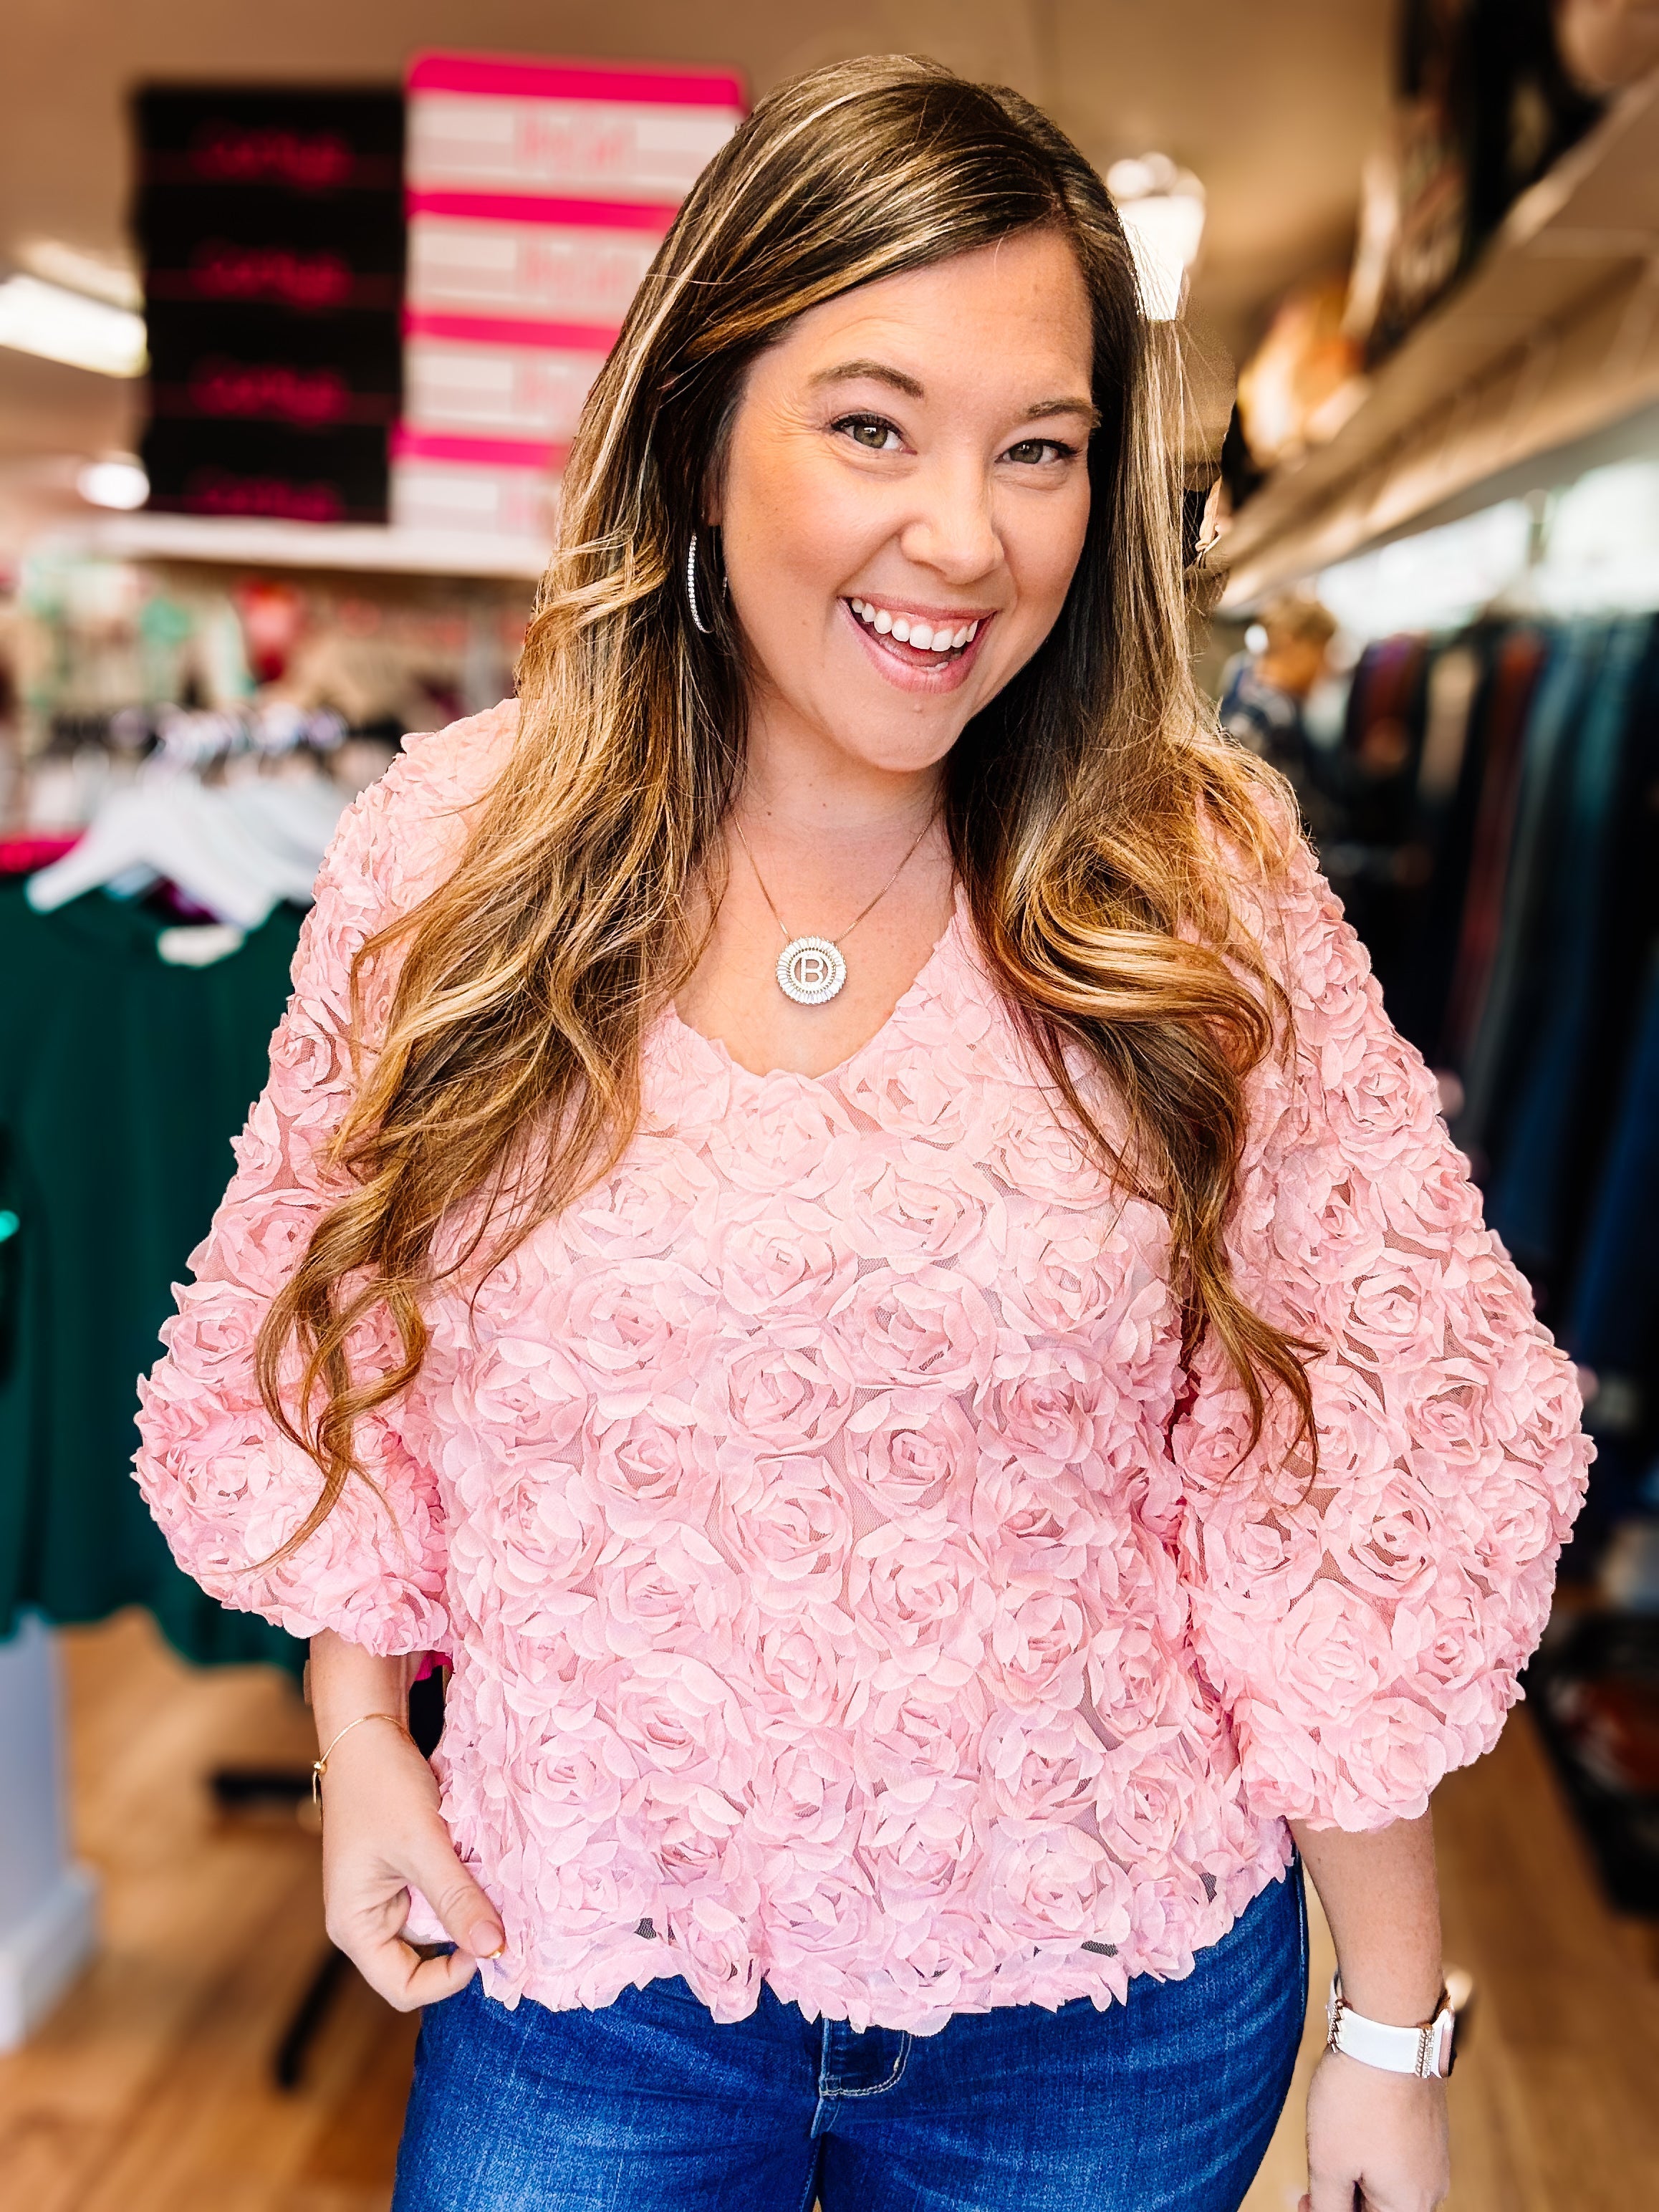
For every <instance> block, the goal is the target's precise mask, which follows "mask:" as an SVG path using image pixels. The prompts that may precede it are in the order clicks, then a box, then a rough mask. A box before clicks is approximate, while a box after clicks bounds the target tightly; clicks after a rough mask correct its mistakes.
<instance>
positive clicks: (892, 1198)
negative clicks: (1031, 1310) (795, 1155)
mask: <svg viewBox="0 0 1659 2212" xmlns="http://www.w3.org/2000/svg"><path fill="white" fill-rule="evenodd" d="M831 1196H832V1199H833V1200H834V1202H835V1203H836V1205H837V1206H841V1207H843V1208H844V1209H845V1211H846V1214H847V1220H848V1234H849V1236H850V1237H851V1238H852V1240H853V1242H854V1245H855V1246H856V1248H857V1249H859V1250H860V1251H861V1252H866V1253H870V1254H872V1255H873V1254H879V1255H880V1256H881V1259H882V1261H883V1262H884V1265H885V1266H887V1267H890V1268H892V1269H894V1270H895V1271H896V1272H897V1273H910V1272H913V1271H914V1270H915V1269H916V1268H918V1267H945V1266H947V1265H954V1266H956V1267H960V1268H962V1269H963V1272H964V1273H967V1274H968V1275H969V1278H970V1279H972V1280H973V1281H975V1282H976V1283H977V1284H978V1285H980V1287H981V1290H983V1289H986V1288H988V1287H989V1285H990V1284H991V1283H992V1282H993V1281H994V1279H996V1277H997V1276H998V1275H999V1273H1000V1270H1001V1267H1002V1264H1003V1260H1004V1255H1005V1251H1006V1244H1007V1237H1008V1221H1007V1208H1006V1204H1005V1202H1004V1200H1003V1199H1002V1197H1001V1195H1000V1193H999V1192H998V1190H997V1188H996V1186H995V1184H994V1183H993V1182H991V1181H990V1179H989V1177H988V1176H982V1175H979V1174H976V1173H975V1171H974V1170H972V1169H971V1168H964V1165H963V1161H962V1159H961V1158H960V1156H959V1155H956V1154H952V1153H948V1152H940V1151H939V1147H938V1146H936V1145H932V1144H922V1143H919V1142H916V1141H915V1140H914V1139H912V1140H908V1141H901V1142H899V1143H896V1144H894V1143H889V1144H886V1145H878V1144H877V1143H873V1142H872V1143H871V1144H870V1145H868V1146H865V1147H862V1148H860V1152H858V1154H857V1155H856V1157H855V1158H854V1160H853V1163H852V1164H851V1166H850V1167H849V1169H848V1172H847V1175H846V1176H845V1177H844V1179H843V1180H842V1182H841V1183H840V1184H839V1185H838V1186H837V1188H836V1190H835V1191H834V1193H832V1194H831Z"/></svg>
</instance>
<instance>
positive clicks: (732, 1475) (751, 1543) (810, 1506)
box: [715, 1447, 853, 1613]
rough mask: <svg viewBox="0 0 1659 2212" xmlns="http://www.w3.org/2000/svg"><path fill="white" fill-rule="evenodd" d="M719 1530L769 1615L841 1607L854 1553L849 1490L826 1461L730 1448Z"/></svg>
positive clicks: (724, 1456) (726, 1454)
mask: <svg viewBox="0 0 1659 2212" xmlns="http://www.w3.org/2000/svg"><path fill="white" fill-rule="evenodd" d="M721 1470H722V1480H721V1484H720V1506H719V1510H718V1514H717V1516H716V1522H715V1525H716V1528H717V1529H718V1532H719V1534H720V1542H721V1544H722V1545H723V1546H724V1547H725V1549H726V1553H727V1555H728V1557H730V1558H731V1559H733V1560H734V1561H735V1562H736V1563H737V1565H738V1569H739V1571H740V1572H741V1573H742V1575H743V1577H744V1583H745V1586H746V1587H747V1588H748V1589H749V1590H750V1592H751V1593H752V1595H753V1597H754V1600H755V1602H756V1604H757V1606H759V1607H760V1608H761V1610H762V1611H763V1612H766V1613H798V1612H799V1611H800V1610H801V1609H802V1608H803V1607H816V1606H823V1605H829V1606H833V1605H836V1604H837V1603H839V1601H840V1599H841V1596H842V1586H843V1583H844V1581H845V1577H846V1573H847V1563H848V1559H849V1558H850V1557H851V1555H852V1549H853V1520H852V1514H851V1512H850V1510H849V1509H848V1500H847V1492H846V1491H845V1489H844V1488H843V1486H842V1484H841V1482H840V1481H839V1480H837V1479H836V1476H835V1475H833V1474H831V1473H830V1472H829V1468H827V1467H826V1466H825V1465H824V1462H823V1460H822V1459H819V1458H816V1457H814V1456H812V1455H810V1454H805V1453H799V1454H786V1455H781V1456H779V1457H778V1458H776V1459H759V1458H754V1457H751V1456H750V1455H748V1454H747V1453H744V1452H741V1451H738V1450H736V1449H732V1448H731V1447H728V1448H727V1449H726V1451H725V1452H724V1453H723V1454H722V1455H721Z"/></svg>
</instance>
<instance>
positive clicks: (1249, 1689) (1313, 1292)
mask: <svg viewBox="0 0 1659 2212" xmlns="http://www.w3.org/2000/svg"><path fill="white" fill-rule="evenodd" d="M1258 912H1259V915H1260V919H1261V924H1262V927H1261V942H1262V944H1263V947H1264V950H1265V951H1266V953H1267V957H1268V961H1269V963H1270V965H1271V966H1272V967H1273V969H1275V971H1276V973H1277V974H1278V975H1279V979H1280V981H1282V982H1283V983H1284V985H1285V989H1286V991H1287V993H1288V995H1289V998H1290V1001H1291V1008H1292V1012H1293V1015H1294V1021H1295V1049H1294V1053H1293V1054H1291V1056H1289V1057H1276V1058H1274V1059H1273V1060H1269V1062H1268V1063H1267V1064H1266V1065H1264V1066H1262V1067H1261V1069H1260V1070H1258V1071H1257V1073H1256V1075H1255V1079H1254V1085H1255V1089H1254V1098H1253V1106H1252V1114H1251V1133H1250V1138H1249V1144H1248V1147H1247V1155H1246V1158H1245V1161H1244V1163H1243V1173H1242V1176H1241V1181H1240V1186H1239V1188H1238V1192H1237V1200H1236V1207H1235V1212H1234V1214H1233V1216H1232V1218H1231V1223H1230V1229H1229V1244H1230V1250H1231V1258H1232V1262H1233V1266H1234V1269H1235V1273H1236V1279H1237V1282H1238V1284H1239V1285H1240V1287H1241V1289H1242V1290H1243V1292H1244V1294H1245V1296H1246V1297H1248V1298H1249V1300H1250V1302H1251V1303H1252V1304H1254V1305H1255V1307H1256V1308H1257V1310H1259V1311H1261V1312H1262V1313H1264V1314H1266V1315H1267V1316H1269V1317H1270V1318H1271V1319H1273V1321H1275V1322H1278V1323H1279V1325H1280V1326H1281V1327H1283V1328H1287V1329H1289V1330H1290V1331H1291V1332H1292V1334H1295V1335H1297V1336H1298V1337H1301V1338H1304V1339H1307V1340H1312V1341H1313V1342H1314V1343H1315V1344H1316V1345H1317V1346H1320V1347H1321V1351H1320V1353H1319V1356H1318V1357H1317V1358H1315V1359H1314V1361H1313V1363H1312V1364H1311V1367H1310V1383H1311V1387H1312V1391H1313V1398H1314V1405H1315V1410H1316V1422H1317V1428H1318V1435H1319V1464H1318V1469H1317V1473H1316V1474H1313V1475H1312V1477H1311V1480H1310V1474H1309V1469H1308V1468H1307V1466H1306V1464H1305V1462H1303V1463H1301V1464H1299V1465H1298V1464H1297V1462H1296V1461H1295V1459H1294V1458H1292V1459H1291V1461H1290V1462H1286V1460H1285V1443H1286V1441H1287V1439H1288V1437H1289V1435H1290V1433H1291V1427H1292V1423H1291V1421H1290V1420H1288V1419H1286V1418H1285V1409H1284V1407H1283V1406H1282V1405H1280V1406H1279V1407H1276V1408H1275V1410H1274V1411H1273V1414H1272V1415H1271V1416H1270V1420H1269V1425H1268V1428H1267V1434H1266V1436H1265V1437H1264V1439H1263V1442H1262V1444H1261V1446H1259V1447H1258V1449H1256V1451H1255V1453H1254V1454H1252V1455H1251V1456H1250V1457H1249V1458H1248V1459H1246V1460H1245V1461H1244V1462H1243V1463H1242V1464H1241V1463H1240V1462H1239V1455H1240V1452H1241V1450H1242V1449H1243V1445H1244V1443H1245V1441H1246V1438H1247V1436H1248V1417H1247V1409H1246V1406H1245V1401H1244V1397H1243V1392H1242V1391H1240V1390H1239V1389H1238V1388H1237V1384H1236V1383H1234V1382H1233V1381H1232V1379H1231V1372H1230V1370H1228V1369H1227V1368H1226V1367H1225V1364H1224V1363H1223V1362H1222V1361H1221V1359H1220V1358H1218V1355H1217V1353H1216V1352H1215V1351H1214V1349H1213V1346H1206V1347H1204V1348H1202V1349H1201V1350H1200V1353H1199V1355H1198V1357H1197V1359H1196V1361H1195V1363H1194V1376H1193V1378H1192V1380H1193V1384H1194V1390H1193V1394H1192V1396H1191V1400H1190V1403H1189V1405H1188V1410H1187V1411H1186V1413H1184V1414H1183V1416H1182V1419H1181V1420H1180V1421H1179V1422H1178V1424H1177V1425H1176V1428H1175V1429H1174V1431H1172V1445H1173V1449H1174V1451H1175V1454H1176V1461H1177V1463H1178V1471H1179V1474H1180V1475H1181V1478H1182V1494H1183V1504H1182V1534H1181V1539H1180V1541H1181V1566H1182V1577H1183V1580H1184V1581H1185V1582H1186V1583H1187V1586H1188V1592H1189V1596H1190V1602H1191V1608H1192V1621H1193V1632H1194V1639H1195V1644H1196V1651H1197V1656H1198V1659H1199V1662H1200V1665H1201V1666H1202V1668H1204V1671H1205V1673H1206V1675H1207V1676H1208V1677H1209V1679H1210V1680H1211V1681H1212V1683H1213V1684H1214V1686H1215V1687H1216V1689H1217V1690H1218V1692H1219V1694H1220V1696H1221V1699H1222V1700H1223V1702H1224V1704H1225V1705H1226V1706H1227V1708H1228V1709H1229V1711H1230V1712H1231V1717H1232V1721H1233V1726H1234V1730H1235V1734H1236V1735H1237V1741H1238V1746H1239V1752H1240V1757H1241V1759H1242V1762H1243V1783H1244V1787H1245V1790H1246V1794H1247V1796H1248V1798H1249V1802H1250V1805H1251V1808H1252V1809H1253V1810H1254V1811H1255V1812H1256V1813H1257V1814H1279V1815H1282V1816H1284V1817H1286V1818H1291V1819H1297V1820H1306V1821H1309V1822H1310V1823H1312V1824H1314V1825H1318V1826H1340V1827H1343V1828H1347V1829H1367V1828H1376V1827H1380V1826H1383V1825H1384V1824H1386V1823H1387V1822H1389V1821H1390V1820H1396V1819H1410V1818H1413V1817H1415V1816H1416V1815H1417V1814H1420V1813H1421V1812H1422V1811H1423V1810H1424V1809H1425V1806H1426V1804H1427V1802H1428V1797H1429V1793H1430V1791H1431V1790H1432V1789H1433V1788H1434V1786H1435V1784H1436V1783H1437V1782H1438V1781H1439V1779H1440V1778H1441V1776H1442V1775H1443V1773H1445V1772H1446V1771H1448V1770H1449V1768H1452V1767H1455V1766H1458V1765H1463V1764H1465V1763H1467V1762H1468V1760H1470V1759H1475V1758H1477V1757H1479V1756H1480V1753H1483V1752H1485V1751H1487V1750H1489V1749H1490V1748H1491V1747H1492V1744H1493V1743H1494V1742H1495V1741H1496V1740H1497V1737H1498V1731H1499V1729H1501V1727H1502V1725H1503V1722H1504V1715H1505V1713H1506V1712H1507V1711H1508V1710H1509V1708H1510V1705H1512V1704H1513V1703H1514V1702H1515V1700H1516V1698H1517V1697H1518V1695H1519V1690H1518V1688H1517V1685H1516V1675H1517V1674H1518V1672H1519V1670H1520V1668H1522V1665H1523V1664H1524V1663H1525V1662H1526V1660H1527V1658H1528V1655H1529V1654H1530V1653H1531V1651H1532V1650H1533V1649H1534V1646H1535V1644H1536V1643H1537V1641H1538V1638H1539V1636H1540V1634H1541V1631H1542V1628H1543V1625H1544V1621H1545V1618H1546V1615H1547V1611H1548V1607H1549V1602H1550V1594H1551V1589H1552V1586H1553V1580H1554V1570H1555V1562H1556V1559H1557V1557H1558V1555H1559V1551H1560V1547H1561V1543H1562V1541H1563V1539H1564V1537H1565V1534H1566V1532H1567V1530H1568V1528H1570V1526H1571V1522H1572V1518H1573V1516H1574V1514H1575V1513H1576V1511H1577V1507H1578V1504H1579V1501H1580V1499H1581V1498H1582V1496H1583V1485H1584V1474H1585V1468H1586V1464H1587V1462H1588V1460H1589V1444H1588V1443H1587V1441H1586V1439H1585V1438H1584V1437H1583V1434H1582V1432H1581V1430H1580V1425H1579V1415H1580V1410H1581V1409H1580V1404H1579V1399H1578V1395H1577V1387H1576V1384H1575V1382H1574V1378H1573V1373H1572V1370H1571V1365H1570V1364H1569V1363H1568V1361H1567V1359H1566V1358H1565V1356H1564V1355H1563V1354H1562V1353H1561V1352H1559V1351H1558V1350H1557V1348H1556V1346H1554V1344H1553V1341H1552V1340H1551V1338H1550V1337H1549V1335H1548V1334H1547V1332H1546V1331H1545V1330H1544V1328H1542V1327H1541V1325H1540V1324H1539V1323H1538V1322H1537V1321H1536V1320H1535V1319H1534V1313H1533V1307H1532V1300H1531V1296H1530V1293H1529V1291H1528V1287H1527V1285H1526V1283H1525V1282H1524V1280H1523V1279H1522V1277H1521V1276H1520V1274H1519V1273H1517V1272H1516V1269H1515V1267H1513V1266H1512V1265H1511V1264H1510V1260H1509V1258H1508V1255H1506V1253H1505V1252H1504V1249H1503V1247H1502V1245H1501V1244H1499V1243H1498V1239H1497V1238H1496V1237H1494V1236H1493V1235H1492V1232H1491V1231H1489V1230H1488V1229H1487V1228H1486V1226H1485V1225H1484V1223H1483V1222H1482V1219H1481V1213H1480V1197H1479V1194H1478V1193H1477V1192H1476V1190H1475V1189H1474V1187H1473V1185H1472V1184H1471V1182H1469V1180H1468V1163H1467V1161H1465V1160H1464V1158H1462V1155H1461V1154H1460V1153H1459V1152H1457V1151H1456V1150H1455V1148H1454V1146H1453V1145H1452V1142H1451V1139H1450V1138H1449V1135H1448V1134H1447V1132H1446V1129H1445V1127H1444V1125H1443V1122H1442V1121H1441V1119H1440V1117H1439V1115H1438V1112H1437V1098H1436V1092H1435V1088H1434V1084H1433V1080H1432V1079H1431V1076H1430V1074H1429V1073H1428V1070H1427V1069H1426V1067H1425V1066H1424V1063H1423V1060H1422V1059H1421V1057H1420V1055H1419V1054H1418V1053H1417V1052H1416V1051H1415V1050H1414V1049H1413V1048H1412V1047H1411V1046H1410V1045H1408V1044H1407V1043H1406V1042H1404V1040H1403V1039H1402V1038H1401V1036H1399V1035H1398V1034H1397V1033H1396V1031H1395V1030H1394V1029H1393V1027H1392V1026H1391V1024H1389V1020H1388V1018H1387V1016H1386V1015H1385V1014H1384V1012H1383V1002H1382V995H1381V993H1380V992H1379V990H1378V987H1377V986H1376V981H1374V979H1373V978H1372V976H1371V975H1370V966H1369V963H1368V961H1367V959H1366V957H1365V955H1364V951H1362V949H1361V947H1360V945H1359V943H1358V939H1357V938H1356V937H1355V935H1354V933H1353V932H1352V929H1351V928H1350V927H1348V926H1347V924H1346V922H1345V921H1344V920H1343V919H1342V915H1341V909H1340V906H1339V905H1338V903H1337V902H1336V900H1335V898H1334V896H1333V895H1332V893H1331V892H1330V890H1328V887H1327V885H1326V884H1324V882H1323V880H1322V878H1321V877H1320V876H1319V874H1318V872H1317V871H1316V868H1315V867H1314V865H1313V862H1312V860H1311V857H1310V854H1308V852H1307V849H1306V848H1305V846H1303V845H1302V844H1301V843H1300V841H1299V840H1298V841H1297V847H1296V850H1295V852H1294V853H1293V854H1292V855H1291V862H1290V869H1289V874H1288V877H1287V878H1285V880H1284V881H1283V882H1282V883H1281V884H1279V885H1278V886H1276V888H1275V890H1274V892H1273V896H1271V897H1270V898H1264V899H1263V900H1262V902H1261V906H1260V908H1258ZM1281 1396H1282V1394H1281Z"/></svg>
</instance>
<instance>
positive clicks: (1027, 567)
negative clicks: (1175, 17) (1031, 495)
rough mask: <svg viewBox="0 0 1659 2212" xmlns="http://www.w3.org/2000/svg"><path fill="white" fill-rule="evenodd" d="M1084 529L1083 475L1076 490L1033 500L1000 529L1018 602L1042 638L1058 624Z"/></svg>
mask: <svg viewBox="0 0 1659 2212" xmlns="http://www.w3.org/2000/svg"><path fill="white" fill-rule="evenodd" d="M1088 528H1089V483H1088V479H1087V477H1084V478H1083V479H1082V481H1081V482H1080V483H1079V486H1078V487H1077V489H1076V490H1075V491H1071V490H1067V491H1065V492H1057V493H1055V494H1054V495H1053V496H1052V498H1050V499H1047V500H1043V501H1036V500H1034V501H1031V502H1030V506H1029V507H1023V508H1022V509H1021V510H1020V511H1018V512H1016V513H1014V514H1012V516H1011V517H1010V518H1009V519H1008V520H1007V521H1006V524H1005V526H1004V529H1003V533H1002V542H1003V549H1004V552H1005V554H1006V558H1007V562H1008V566H1009V568H1010V570H1011V571H1012V574H1013V579H1014V582H1015V585H1016V586H1017V588H1018V593H1019V603H1020V606H1021V609H1022V611H1024V612H1025V613H1027V614H1028V615H1029V617H1030V621H1031V623H1032V624H1033V626H1034V627H1036V628H1038V629H1040V631H1041V632H1042V634H1044V635H1046V634H1047V632H1048V630H1049V629H1051V628H1052V627H1053V625H1054V623H1055V622H1056V621H1057V620H1058V618H1059V615H1060V608H1061V606H1062V605H1064V604H1065V599H1066V592H1068V591H1069V590H1070V588H1071V583H1072V578H1073V575H1075V574H1076V573H1077V564H1078V562H1079V559H1080V558H1081V557H1082V553H1083V541H1084V538H1085V535H1086V534H1087V532H1088Z"/></svg>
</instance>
